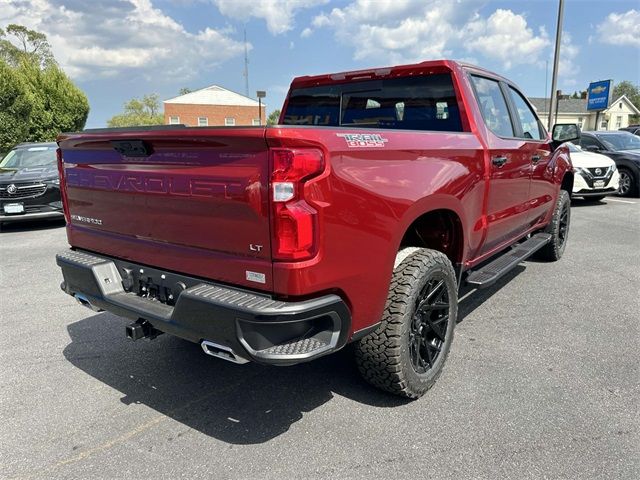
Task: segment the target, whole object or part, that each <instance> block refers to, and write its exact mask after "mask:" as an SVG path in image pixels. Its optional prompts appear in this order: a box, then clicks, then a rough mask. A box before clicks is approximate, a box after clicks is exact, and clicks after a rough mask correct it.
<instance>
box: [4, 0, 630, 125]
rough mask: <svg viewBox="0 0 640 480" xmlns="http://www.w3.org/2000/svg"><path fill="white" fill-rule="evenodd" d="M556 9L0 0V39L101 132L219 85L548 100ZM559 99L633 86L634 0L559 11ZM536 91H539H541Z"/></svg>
mask: <svg viewBox="0 0 640 480" xmlns="http://www.w3.org/2000/svg"><path fill="white" fill-rule="evenodd" d="M557 12H558V0H520V1H514V0H512V1H499V0H490V1H481V0H0V28H5V27H6V26H7V25H8V24H10V23H18V24H21V25H26V26H27V27H29V28H32V29H35V30H38V31H41V32H43V33H45V34H47V36H48V38H49V41H50V43H51V45H52V48H53V54H54V56H55V58H56V60H57V61H58V63H59V64H60V66H61V67H62V68H63V69H64V70H65V72H67V74H68V75H69V76H70V77H71V78H72V79H73V80H74V81H75V82H76V83H77V84H78V85H79V86H80V88H82V89H83V90H84V91H85V92H86V94H87V96H88V97H89V103H90V105H91V112H90V114H89V119H88V122H87V128H96V127H103V126H105V125H106V121H107V120H108V119H109V118H110V117H112V116H113V115H115V114H118V113H120V112H121V111H122V106H123V104H124V103H125V102H126V101H127V100H129V99H131V98H133V97H140V96H142V95H144V94H147V93H157V94H158V95H159V96H160V98H161V99H163V100H166V99H169V98H172V97H175V96H177V95H178V92H179V90H180V89H181V88H183V87H187V88H191V89H193V90H195V89H198V88H203V87H206V86H209V85H213V84H216V85H220V86H223V87H225V88H228V89H230V90H233V91H236V92H238V93H242V94H244V93H245V81H244V77H243V71H244V51H245V43H244V40H243V36H244V31H245V30H246V35H247V50H248V57H249V96H251V97H254V96H255V92H256V90H266V92H267V97H266V99H265V103H266V104H267V111H268V112H271V111H272V110H274V109H279V108H280V107H281V105H282V103H283V100H284V97H285V96H286V93H287V89H288V85H289V83H290V81H291V79H292V78H294V77H296V76H300V75H312V74H320V73H330V72H338V71H345V70H358V69H363V68H369V67H383V66H389V65H398V64H404V63H415V62H419V61H423V60H432V59H439V58H450V59H457V60H464V61H467V62H471V63H474V64H477V65H480V66H482V67H485V68H488V69H489V70H492V71H495V72H497V73H500V74H502V75H504V76H506V77H508V78H510V79H511V80H513V81H514V82H515V83H517V84H518V85H519V86H520V87H521V88H522V89H523V91H524V92H525V93H526V94H527V95H529V96H534V97H536V96H544V94H545V91H548V90H549V89H550V84H551V69H552V64H553V49H554V42H555V31H556V19H557ZM560 61H561V62H560V74H559V79H558V82H559V88H560V89H561V90H563V92H569V93H571V92H573V91H576V90H583V89H586V87H587V86H588V84H589V82H590V81H595V80H603V79H613V80H614V83H615V82H619V81H622V80H630V81H632V82H633V83H635V84H640V0H632V1H628V0H626V1H622V0H566V1H565V12H564V29H563V35H562V48H561V52H560ZM545 85H547V87H546V90H545Z"/></svg>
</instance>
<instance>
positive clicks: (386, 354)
mask: <svg viewBox="0 0 640 480" xmlns="http://www.w3.org/2000/svg"><path fill="white" fill-rule="evenodd" d="M457 315H458V289H457V282H456V275H455V272H454V270H453V266H452V265H451V262H450V261H449V259H448V258H447V256H446V255H444V254H443V253H441V252H438V251H436V250H430V249H426V248H420V249H415V251H413V252H412V253H411V254H409V255H408V256H407V257H406V258H405V259H404V260H403V261H402V262H401V263H400V264H399V265H397V267H396V268H395V270H394V272H393V277H392V279H391V285H390V288H389V295H388V297H387V303H386V305H385V311H384V313H383V318H382V322H381V323H380V325H379V327H378V328H377V329H376V330H375V331H374V332H372V333H370V334H369V335H367V336H366V337H364V338H363V339H361V340H360V341H359V342H356V345H355V347H356V348H355V351H356V362H357V364H358V368H359V370H360V373H361V374H362V376H363V377H364V378H365V380H367V381H368V382H369V383H371V384H372V385H374V386H375V387H378V388H380V389H382V390H385V391H387V392H391V393H394V394H396V395H401V396H404V397H408V398H419V397H421V396H422V395H424V394H425V392H426V391H427V390H429V388H431V387H432V386H433V384H434V383H435V382H436V380H437V379H438V377H439V376H440V374H441V373H442V368H443V367H444V363H445V360H446V358H447V355H448V354H449V349H450V347H451V341H452V340H453V329H454V327H455V324H456V319H457Z"/></svg>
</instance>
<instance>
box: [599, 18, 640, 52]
mask: <svg viewBox="0 0 640 480" xmlns="http://www.w3.org/2000/svg"><path fill="white" fill-rule="evenodd" d="M597 31H598V37H599V40H600V41H601V42H603V43H608V44H610V45H621V46H630V47H640V11H637V10H629V11H628V12H625V13H610V14H609V15H608V16H607V18H606V19H605V20H604V21H603V22H602V23H601V24H599V25H598V27H597Z"/></svg>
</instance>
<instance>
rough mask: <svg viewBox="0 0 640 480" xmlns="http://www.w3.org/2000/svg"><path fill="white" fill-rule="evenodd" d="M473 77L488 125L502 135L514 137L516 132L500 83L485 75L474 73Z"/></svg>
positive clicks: (494, 131)
mask: <svg viewBox="0 0 640 480" xmlns="http://www.w3.org/2000/svg"><path fill="white" fill-rule="evenodd" d="M471 78H472V79H473V84H474V85H475V87H476V93H477V95H478V103H479V104H480V109H481V110H482V116H483V117H484V121H485V123H486V124H487V127H489V128H490V129H491V131H492V132H493V133H495V134H496V135H498V136H500V137H513V136H514V135H515V133H514V131H513V125H512V124H511V118H510V117H509V109H508V108H507V102H506V101H505V99H504V96H503V95H502V90H501V89H500V84H499V83H498V82H497V81H496V80H491V79H489V78H485V77H477V76H475V75H473V76H472V77H471Z"/></svg>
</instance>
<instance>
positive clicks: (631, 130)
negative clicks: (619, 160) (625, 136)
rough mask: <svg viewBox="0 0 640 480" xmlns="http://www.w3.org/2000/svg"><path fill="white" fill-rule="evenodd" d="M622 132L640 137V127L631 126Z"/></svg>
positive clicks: (622, 129)
mask: <svg viewBox="0 0 640 480" xmlns="http://www.w3.org/2000/svg"><path fill="white" fill-rule="evenodd" d="M620 131H622V132H629V133H633V134H634V135H638V136H639V137H640V125H629V126H628V127H624V128H621V129H620Z"/></svg>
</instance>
